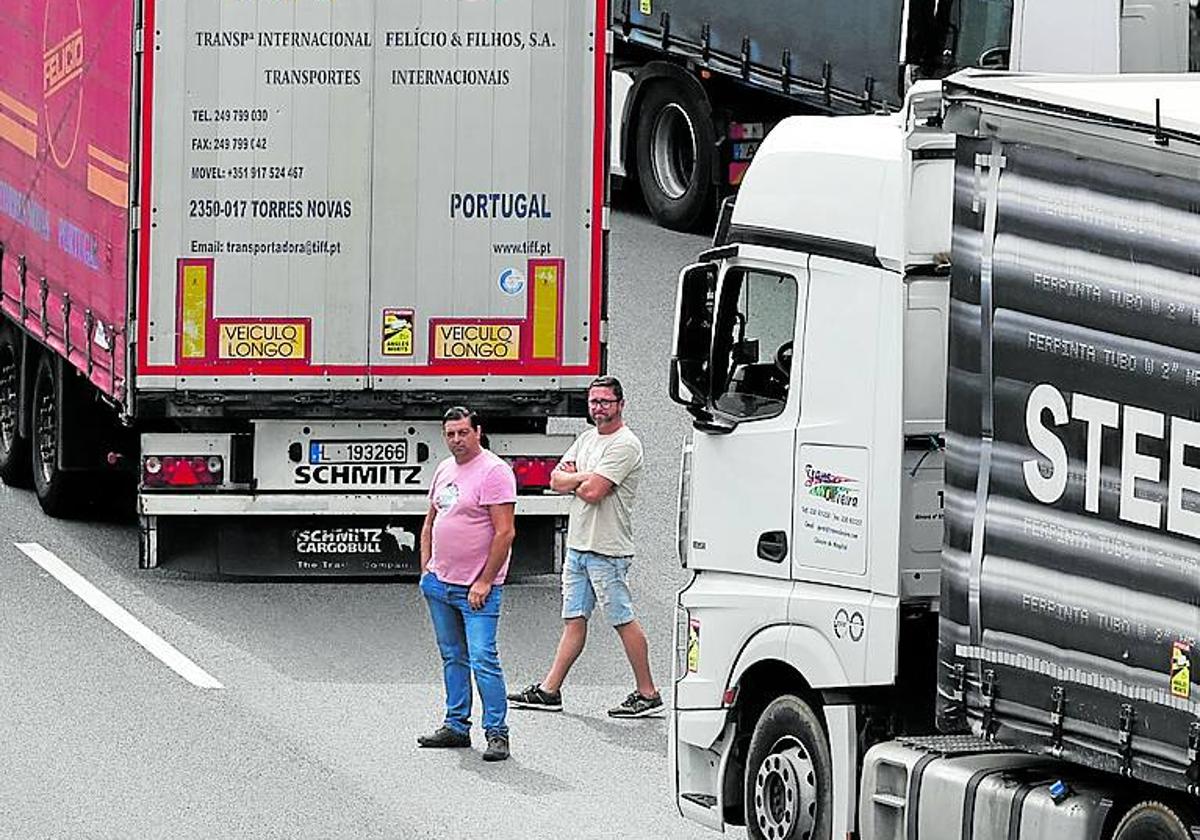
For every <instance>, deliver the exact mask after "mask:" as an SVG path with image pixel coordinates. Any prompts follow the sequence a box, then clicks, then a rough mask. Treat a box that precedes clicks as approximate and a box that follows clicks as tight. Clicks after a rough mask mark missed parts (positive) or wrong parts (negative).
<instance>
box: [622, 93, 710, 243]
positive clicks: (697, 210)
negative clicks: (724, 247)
mask: <svg viewBox="0 0 1200 840" xmlns="http://www.w3.org/2000/svg"><path fill="white" fill-rule="evenodd" d="M635 125H636V129H635V132H634V154H635V155H636V160H637V177H638V185H639V186H640V187H641V190H642V197H643V198H644V199H645V201H646V206H647V207H648V208H649V210H650V213H651V215H653V216H654V220H655V221H656V222H658V224H660V225H662V226H663V227H665V228H669V229H671V230H682V231H687V230H692V229H693V228H695V227H697V226H698V225H699V224H700V223H701V222H702V221H703V220H704V219H705V218H706V217H707V216H708V215H709V213H710V211H711V210H712V209H714V206H715V197H714V184H713V174H714V170H715V168H716V148H717V146H716V130H715V129H714V127H713V122H712V116H711V109H710V107H709V105H708V103H707V102H706V101H704V100H703V99H702V98H701V95H700V94H698V93H697V92H696V91H694V90H692V89H690V88H688V87H687V86H685V85H682V84H679V83H678V82H675V81H672V80H670V79H662V80H658V81H654V82H651V83H650V86H649V88H648V89H647V90H646V92H645V94H644V95H643V96H642V100H641V103H640V105H639V107H638V113H637V122H636V124H635Z"/></svg>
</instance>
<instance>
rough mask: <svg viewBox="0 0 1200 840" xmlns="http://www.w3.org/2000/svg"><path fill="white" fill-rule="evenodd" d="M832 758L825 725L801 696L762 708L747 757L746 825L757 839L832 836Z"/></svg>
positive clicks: (796, 839)
mask: <svg viewBox="0 0 1200 840" xmlns="http://www.w3.org/2000/svg"><path fill="white" fill-rule="evenodd" d="M832 809H833V762H832V760H831V759H830V757H829V741H828V739H827V738H826V736H825V729H824V727H822V726H821V721H820V720H819V719H818V718H817V716H816V714H815V713H814V712H813V710H812V709H811V708H809V705H808V704H807V703H805V702H804V701H803V700H801V699H800V698H798V697H792V696H787V695H785V696H783V697H779V698H776V699H775V700H773V701H772V702H771V704H770V705H769V706H767V708H766V710H764V711H763V713H762V716H761V717H760V718H759V719H758V723H757V724H755V726H754V734H753V735H752V736H751V738H750V753H749V755H748V756H747V760H746V829H747V832H748V833H749V835H750V837H751V838H753V840H829V832H830V825H831V822H830V811H831V810H832Z"/></svg>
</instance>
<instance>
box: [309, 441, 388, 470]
mask: <svg viewBox="0 0 1200 840" xmlns="http://www.w3.org/2000/svg"><path fill="white" fill-rule="evenodd" d="M308 462H309V463H310V464H404V463H407V462H408V440H407V439H400V440H314V441H311V442H310V443H309V448H308Z"/></svg>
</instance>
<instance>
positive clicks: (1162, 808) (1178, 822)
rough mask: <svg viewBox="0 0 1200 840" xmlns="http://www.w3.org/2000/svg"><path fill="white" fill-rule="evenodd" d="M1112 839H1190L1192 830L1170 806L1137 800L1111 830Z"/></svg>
mask: <svg viewBox="0 0 1200 840" xmlns="http://www.w3.org/2000/svg"><path fill="white" fill-rule="evenodd" d="M1113 840H1192V832H1191V830H1190V829H1189V828H1188V826H1187V824H1186V823H1185V822H1184V821H1183V818H1182V817H1181V816H1180V815H1179V814H1178V813H1177V812H1176V811H1175V810H1174V809H1173V808H1171V806H1169V805H1166V804H1164V803H1162V802H1154V801H1147V802H1139V803H1138V804H1137V805H1134V806H1133V807H1132V808H1130V809H1129V811H1127V812H1126V814H1125V816H1123V817H1121V821H1120V822H1119V823H1117V827H1116V829H1115V830H1114V831H1113Z"/></svg>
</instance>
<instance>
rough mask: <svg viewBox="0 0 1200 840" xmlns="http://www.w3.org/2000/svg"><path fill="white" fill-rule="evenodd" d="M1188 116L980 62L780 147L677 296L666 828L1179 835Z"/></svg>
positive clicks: (1191, 171)
mask: <svg viewBox="0 0 1200 840" xmlns="http://www.w3.org/2000/svg"><path fill="white" fill-rule="evenodd" d="M943 98H944V99H945V102H943ZM1197 103H1200V82H1197V81H1196V80H1195V79H1192V78H1188V77H1186V76H1174V77H1170V76H1125V77H1116V76H1110V77H1090V76H1078V77H1069V76H1037V75H1022V74H1015V75H1011V76H1010V75H1009V74H1004V73H983V72H976V73H964V74H960V75H957V76H955V77H952V78H951V79H949V80H947V81H946V83H945V85H944V88H943V89H939V87H938V86H936V85H934V86H932V87H927V86H917V87H915V88H914V89H913V91H912V92H911V93H910V95H909V97H908V100H907V103H906V107H905V109H904V110H903V111H902V112H900V113H898V114H894V115H890V116H863V117H843V118H837V119H830V118H822V117H795V118H792V119H789V120H786V121H784V122H783V123H781V124H780V126H779V127H778V128H776V130H775V131H774V132H772V133H771V134H770V135H769V136H768V137H767V139H766V141H765V142H764V144H763V147H762V148H761V149H760V151H759V153H758V155H757V157H756V158H755V161H754V164H753V165H752V166H751V168H750V171H749V173H748V175H747V179H746V183H745V185H744V186H743V188H742V191H741V192H740V194H739V196H738V199H737V203H736V206H735V208H734V210H733V213H732V218H731V220H730V222H731V223H730V224H729V225H727V226H724V227H722V228H721V229H720V230H719V231H718V234H717V235H718V241H717V242H716V243H714V244H715V246H716V247H714V249H713V250H711V251H708V252H707V253H705V254H703V255H702V256H701V258H700V261H699V262H698V263H697V264H696V265H694V266H691V267H689V268H687V269H685V270H684V272H683V273H682V275H681V278H680V286H679V297H678V305H677V314H676V337H675V350H674V356H673V359H672V371H671V390H672V397H673V398H674V399H675V400H676V401H677V402H680V403H681V404H683V405H684V406H686V407H687V410H688V411H689V412H690V413H691V415H692V417H693V418H694V429H695V431H694V432H693V435H692V437H691V440H690V441H689V442H688V444H687V445H686V447H685V450H684V454H683V470H682V480H681V491H680V492H681V498H680V513H679V526H680V531H679V551H680V557H681V560H682V562H683V563H684V565H685V566H686V567H687V568H688V569H690V570H692V572H693V574H692V578H691V580H690V581H689V583H688V584H687V586H686V587H685V588H684V589H683V590H682V591H681V592H680V593H679V596H678V606H677V609H676V639H675V649H676V663H675V675H674V676H675V682H674V710H673V715H672V723H671V737H670V748H671V764H672V773H673V778H672V785H673V788H674V792H675V796H676V802H677V805H678V808H679V810H680V812H681V813H682V814H683V815H684V816H685V817H688V818H690V819H692V820H695V821H697V822H699V823H702V824H704V825H706V826H709V827H711V828H714V829H717V830H724V829H726V828H728V827H731V826H735V825H745V826H746V827H747V830H748V833H749V835H750V837H752V838H770V840H785V839H786V840H797V839H799V840H810V838H811V840H830V838H837V840H841V838H848V837H854V836H860V837H862V838H863V840H885V839H886V840H917V838H918V837H920V838H922V840H932V838H935V837H936V838H963V840H966V838H971V837H985V836H998V837H1007V838H1009V839H1010V840H1015V838H1022V840H1032V839H1033V838H1044V840H1051V838H1055V840H1063V838H1076V837H1078V838H1091V839H1092V840H1101V838H1114V839H1115V840H1131V838H1149V837H1155V838H1168V837H1169V838H1175V840H1187V838H1189V837H1190V836H1192V834H1191V832H1194V831H1195V828H1194V826H1195V825H1196V822H1195V819H1196V810H1195V806H1196V800H1195V798H1194V795H1195V793H1196V790H1197V788H1196V781H1197V778H1198V776H1197V772H1198V769H1200V768H1198V765H1197V753H1198V751H1200V724H1197V723H1196V720H1197V718H1196V710H1197V709H1196V705H1195V700H1194V697H1195V695H1194V690H1195V671H1194V670H1193V669H1192V667H1191V650H1192V647H1191V644H1192V640H1193V639H1194V637H1195V635H1196V634H1197V633H1200V612H1198V611H1197V604H1198V603H1200V589H1198V588H1197V584H1196V581H1197V577H1196V573H1195V569H1196V568H1197V566H1198V565H1200V549H1197V545H1196V539H1197V538H1198V537H1200V532H1197V530H1196V529H1195V528H1194V527H1193V520H1192V518H1191V517H1193V516H1194V515H1195V514H1194V512H1193V511H1194V504H1193V503H1194V498H1192V497H1191V496H1190V494H1191V492H1192V490H1193V489H1194V487H1195V486H1196V482H1195V475H1196V474H1195V470H1194V469H1191V468H1190V467H1189V466H1188V464H1191V463H1193V458H1194V455H1195V446H1196V445H1197V442H1198V441H1200V438H1198V437H1196V436H1194V435H1192V431H1193V430H1194V427H1195V424H1194V423H1192V422H1190V421H1188V420H1186V419H1184V418H1185V417H1186V416H1188V412H1189V411H1190V410H1189V409H1188V408H1187V406H1188V405H1189V404H1192V405H1194V397H1191V396H1189V395H1190V394H1192V393H1193V392H1192V391H1190V390H1189V389H1190V388H1191V387H1193V385H1194V382H1195V381H1197V380H1196V377H1197V376H1200V363H1197V362H1196V359H1194V358H1193V356H1194V353H1195V350H1196V349H1197V347H1196V344H1195V339H1194V338H1192V337H1191V330H1193V329H1194V327H1193V326H1192V325H1194V324H1195V323H1197V321H1196V319H1197V318H1200V314H1198V313H1200V294H1198V293H1197V290H1196V287H1195V272H1196V261H1195V250H1194V243H1195V234H1196V233H1197V231H1200V183H1198V181H1197V173H1198V172H1200V110H1198V109H1197ZM952 232H953V236H952ZM952 286H953V293H952ZM948 337H949V340H948ZM1189 360H1190V361H1189ZM1052 391H1053V393H1057V394H1060V395H1061V399H1063V400H1065V401H1066V402H1067V403H1069V404H1071V405H1073V406H1074V409H1073V410H1074V417H1073V419H1072V418H1071V417H1069V416H1068V409H1067V408H1066V407H1063V408H1062V409H1061V411H1060V409H1059V408H1058V407H1057V404H1053V405H1050V404H1047V405H1045V406H1043V403H1042V402H1040V400H1042V399H1043V398H1044V397H1046V396H1047V395H1050V394H1051V392H1052ZM947 393H949V395H950V402H949V403H948V402H947ZM1189 400H1190V401H1191V402H1190V403H1189ZM1122 404H1123V405H1124V407H1123V408H1122ZM1089 406H1090V407H1093V408H1095V409H1096V411H1101V409H1102V410H1103V411H1102V416H1103V417H1104V418H1106V419H1104V420H1103V423H1104V424H1106V425H1105V426H1103V427H1102V426H1101V425H1100V422H1101V421H1100V420H1097V421H1096V422H1095V423H1092V422H1091V421H1087V420H1086V419H1085V416H1087V410H1088V407H1089ZM1110 408H1111V411H1112V412H1113V418H1122V419H1112V420H1109V419H1107V418H1108V416H1109V409H1110ZM1096 416H1097V417H1100V416H1101V415H1100V414H1097V415H1096ZM1192 416H1194V413H1193V415H1192ZM1143 418H1145V419H1146V422H1147V423H1149V425H1146V424H1143V423H1141V419H1143ZM1154 418H1158V420H1159V422H1160V423H1161V424H1162V427H1161V428H1158V430H1157V431H1155V428H1156V427H1155V426H1154V424H1153V423H1152V422H1150V421H1152V420H1154ZM1163 418H1166V419H1165V420H1164V419H1163ZM1118 430H1119V431H1118ZM1168 431H1169V435H1168ZM1168 437H1169V438H1170V440H1172V441H1174V442H1173V443H1171V445H1170V446H1167V445H1166V443H1164V441H1165V440H1166V439H1167V438H1168ZM1130 441H1132V442H1130ZM1059 447H1061V451H1060V449H1059ZM1185 452H1186V453H1188V454H1186V455H1185ZM1101 464H1103V466H1101ZM1172 487H1174V488H1175V489H1173V490H1172V489H1171V488H1172ZM935 710H936V713H937V721H936V723H937V727H940V728H941V729H942V730H943V731H950V732H963V733H965V737H958V738H950V739H946V738H928V737H914V736H928V735H931V734H933V733H936V732H937V731H938V728H937V727H935ZM1189 722H1190V723H1189ZM899 736H905V738H907V740H899V741H898V740H893V739H896V738H897V737H899Z"/></svg>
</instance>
